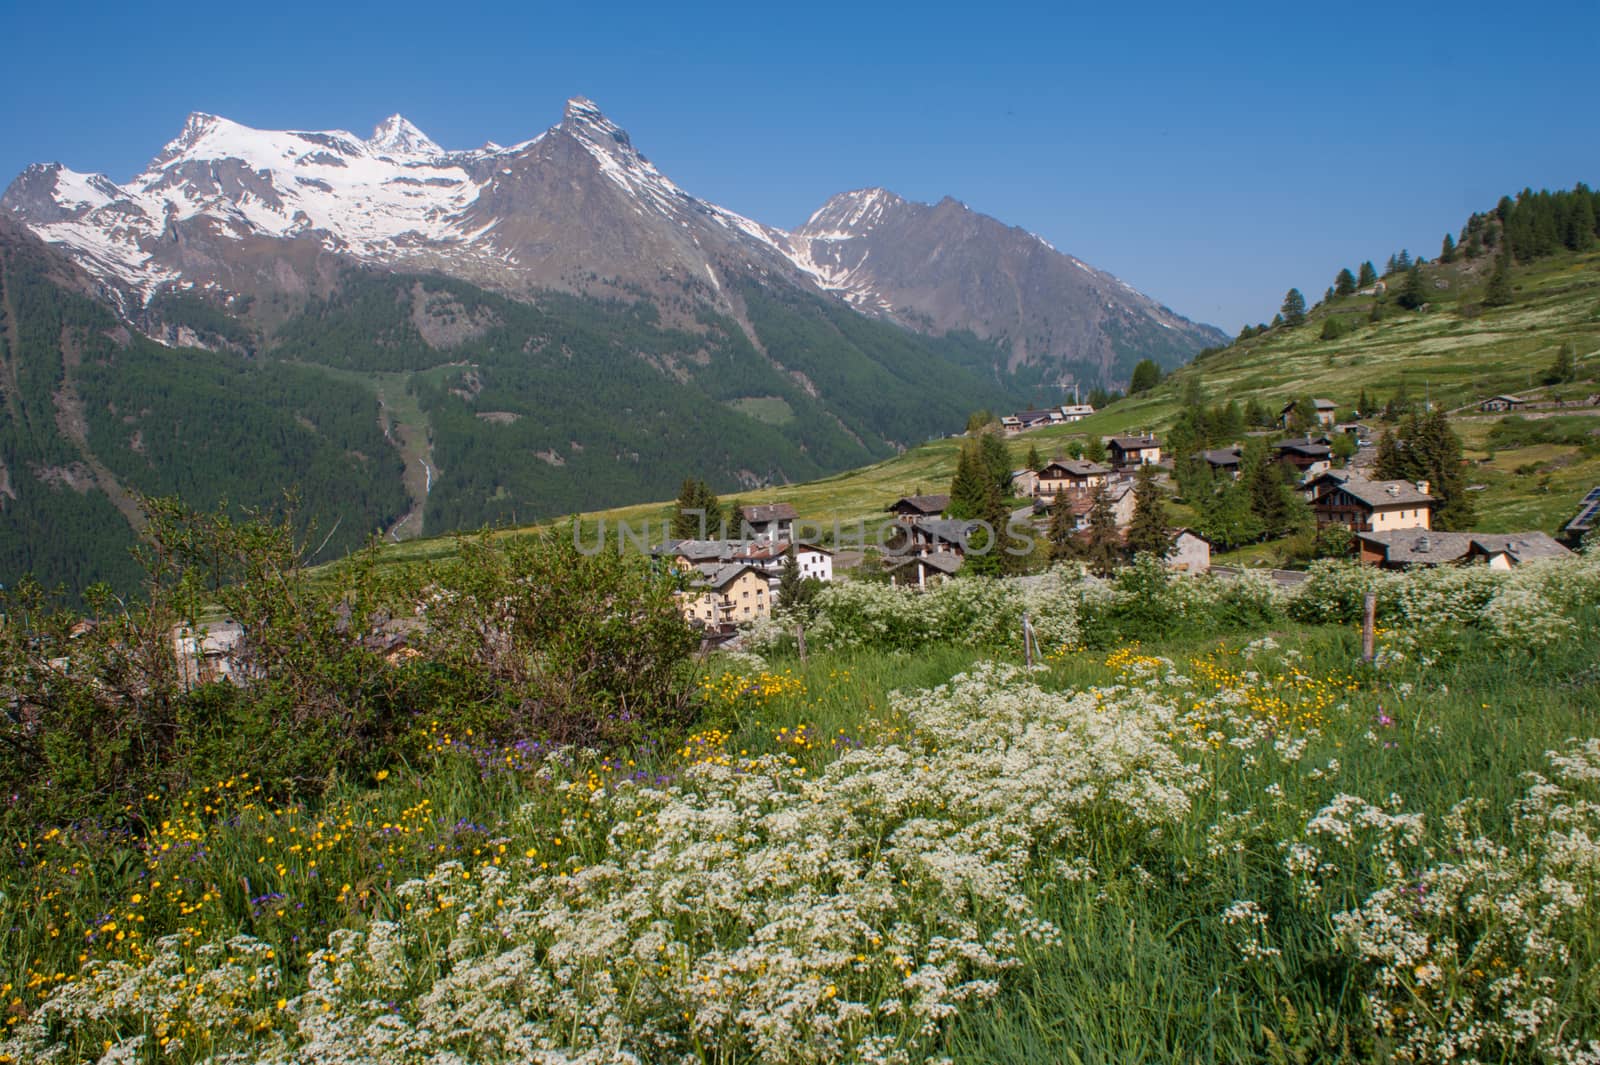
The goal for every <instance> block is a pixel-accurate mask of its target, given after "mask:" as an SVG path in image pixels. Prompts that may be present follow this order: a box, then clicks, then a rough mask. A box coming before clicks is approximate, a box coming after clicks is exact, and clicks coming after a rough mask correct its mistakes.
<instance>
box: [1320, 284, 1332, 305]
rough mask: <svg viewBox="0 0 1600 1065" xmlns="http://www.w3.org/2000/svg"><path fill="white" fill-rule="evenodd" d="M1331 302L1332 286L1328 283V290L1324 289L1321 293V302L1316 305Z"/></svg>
mask: <svg viewBox="0 0 1600 1065" xmlns="http://www.w3.org/2000/svg"><path fill="white" fill-rule="evenodd" d="M1332 302H1333V286H1332V285H1329V286H1328V291H1326V292H1324V293H1323V294H1322V304H1319V305H1318V306H1321V305H1323V304H1328V303H1332Z"/></svg>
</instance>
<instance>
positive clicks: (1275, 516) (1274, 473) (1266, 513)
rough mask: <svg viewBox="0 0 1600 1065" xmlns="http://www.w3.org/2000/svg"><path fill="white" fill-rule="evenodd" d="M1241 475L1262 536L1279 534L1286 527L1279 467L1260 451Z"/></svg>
mask: <svg viewBox="0 0 1600 1065" xmlns="http://www.w3.org/2000/svg"><path fill="white" fill-rule="evenodd" d="M1245 476H1246V482H1247V485H1248V489H1249V492H1250V511H1251V513H1253V514H1254V515H1255V516H1256V518H1257V520H1259V521H1260V522H1261V528H1262V531H1263V532H1265V533H1266V535H1268V536H1278V535H1280V534H1281V533H1282V532H1283V531H1284V529H1285V527H1286V526H1287V524H1288V520H1287V519H1288V507H1287V505H1286V504H1287V501H1286V500H1285V498H1284V487H1285V485H1284V480H1283V466H1282V464H1280V463H1278V462H1276V461H1275V460H1274V459H1273V458H1272V457H1271V456H1270V455H1268V454H1266V453H1265V450H1264V449H1262V450H1261V451H1260V452H1259V453H1258V454H1256V456H1255V457H1254V460H1253V461H1252V463H1251V465H1250V469H1249V471H1248V473H1247V474H1246V475H1245Z"/></svg>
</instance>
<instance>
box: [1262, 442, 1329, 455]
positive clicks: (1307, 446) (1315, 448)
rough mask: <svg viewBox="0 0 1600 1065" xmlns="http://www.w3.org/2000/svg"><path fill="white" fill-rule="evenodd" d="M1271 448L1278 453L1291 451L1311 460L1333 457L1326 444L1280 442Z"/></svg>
mask: <svg viewBox="0 0 1600 1065" xmlns="http://www.w3.org/2000/svg"><path fill="white" fill-rule="evenodd" d="M1273 447H1275V448H1277V450H1279V451H1285V452H1287V451H1293V452H1295V453H1297V454H1300V455H1307V456H1310V457H1311V458H1318V459H1325V458H1329V457H1331V456H1332V455H1333V449H1332V448H1331V447H1329V446H1328V445H1327V444H1319V443H1317V442H1316V441H1314V440H1280V441H1278V443H1276V444H1274V445H1273Z"/></svg>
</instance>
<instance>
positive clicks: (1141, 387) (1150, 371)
mask: <svg viewBox="0 0 1600 1065" xmlns="http://www.w3.org/2000/svg"><path fill="white" fill-rule="evenodd" d="M1160 382H1161V367H1160V366H1158V365H1157V364H1156V361H1155V360H1154V359H1141V360H1139V364H1138V365H1137V366H1135V367H1134V368H1133V379H1132V380H1131V381H1129V382H1128V395H1130V396H1131V395H1136V394H1137V393H1140V392H1148V391H1150V390H1151V389H1152V388H1154V387H1156V385H1157V384H1159V383H1160Z"/></svg>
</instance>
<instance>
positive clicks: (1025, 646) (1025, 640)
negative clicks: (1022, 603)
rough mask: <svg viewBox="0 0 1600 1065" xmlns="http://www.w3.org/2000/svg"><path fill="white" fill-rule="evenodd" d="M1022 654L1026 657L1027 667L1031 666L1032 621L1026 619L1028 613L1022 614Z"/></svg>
mask: <svg viewBox="0 0 1600 1065" xmlns="http://www.w3.org/2000/svg"><path fill="white" fill-rule="evenodd" d="M1022 654H1023V656H1024V657H1025V658H1026V659H1027V662H1028V666H1029V668H1032V667H1033V622H1031V621H1029V620H1028V615H1027V614H1023V615H1022Z"/></svg>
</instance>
